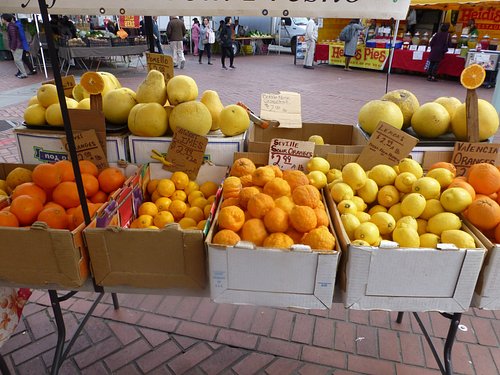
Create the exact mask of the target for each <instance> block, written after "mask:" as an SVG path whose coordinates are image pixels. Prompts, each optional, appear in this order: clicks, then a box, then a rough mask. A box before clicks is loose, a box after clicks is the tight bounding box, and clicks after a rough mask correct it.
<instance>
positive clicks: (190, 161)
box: [164, 127, 208, 180]
mask: <svg viewBox="0 0 500 375" xmlns="http://www.w3.org/2000/svg"><path fill="white" fill-rule="evenodd" d="M207 144H208V139H207V137H202V136H201V135H198V134H194V133H191V132H190V131H189V130H186V129H183V128H179V127H178V128H177V129H176V130H175V133H174V136H173V138H172V143H171V144H170V147H169V148H168V152H167V156H166V157H165V159H166V160H167V161H168V162H170V163H171V165H170V166H165V167H164V168H165V169H167V170H169V171H170V172H176V171H182V172H185V173H186V174H187V175H188V176H189V178H190V179H191V180H195V179H196V176H198V171H199V170H200V167H201V164H202V163H203V158H204V156H205V149H206V148H207Z"/></svg>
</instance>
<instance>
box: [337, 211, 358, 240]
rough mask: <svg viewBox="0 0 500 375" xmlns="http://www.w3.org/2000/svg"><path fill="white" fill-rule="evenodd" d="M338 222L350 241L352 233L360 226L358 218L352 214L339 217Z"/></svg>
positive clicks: (352, 236)
mask: <svg viewBox="0 0 500 375" xmlns="http://www.w3.org/2000/svg"><path fill="white" fill-rule="evenodd" d="M340 220H341V221H342V224H343V225H344V229H345V231H346V233H347V237H349V238H350V239H351V240H352V239H353V238H354V231H355V230H356V228H357V227H359V226H360V225H361V223H360V222H359V220H358V218H357V217H356V216H354V215H353V214H343V215H340Z"/></svg>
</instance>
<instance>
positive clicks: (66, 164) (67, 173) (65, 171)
mask: <svg viewBox="0 0 500 375" xmlns="http://www.w3.org/2000/svg"><path fill="white" fill-rule="evenodd" d="M54 165H55V166H56V167H57V169H59V172H60V173H61V181H75V173H74V172H73V165H72V164H71V162H70V161H69V160H61V161H58V162H57V163H55V164H54Z"/></svg>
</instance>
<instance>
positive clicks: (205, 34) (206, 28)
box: [198, 18, 215, 65]
mask: <svg viewBox="0 0 500 375" xmlns="http://www.w3.org/2000/svg"><path fill="white" fill-rule="evenodd" d="M214 41H215V33H214V31H213V30H212V28H211V27H210V21H209V20H208V18H204V19H203V24H202V25H201V28H200V41H199V43H198V52H199V55H198V56H199V57H198V62H199V63H200V64H202V61H201V58H202V57H203V53H204V52H206V53H207V57H208V65H212V63H211V62H210V58H211V57H212V43H214Z"/></svg>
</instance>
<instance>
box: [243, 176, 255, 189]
mask: <svg viewBox="0 0 500 375" xmlns="http://www.w3.org/2000/svg"><path fill="white" fill-rule="evenodd" d="M240 182H241V186H243V187H249V186H253V181H252V175H251V174H246V175H244V176H241V177H240Z"/></svg>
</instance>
